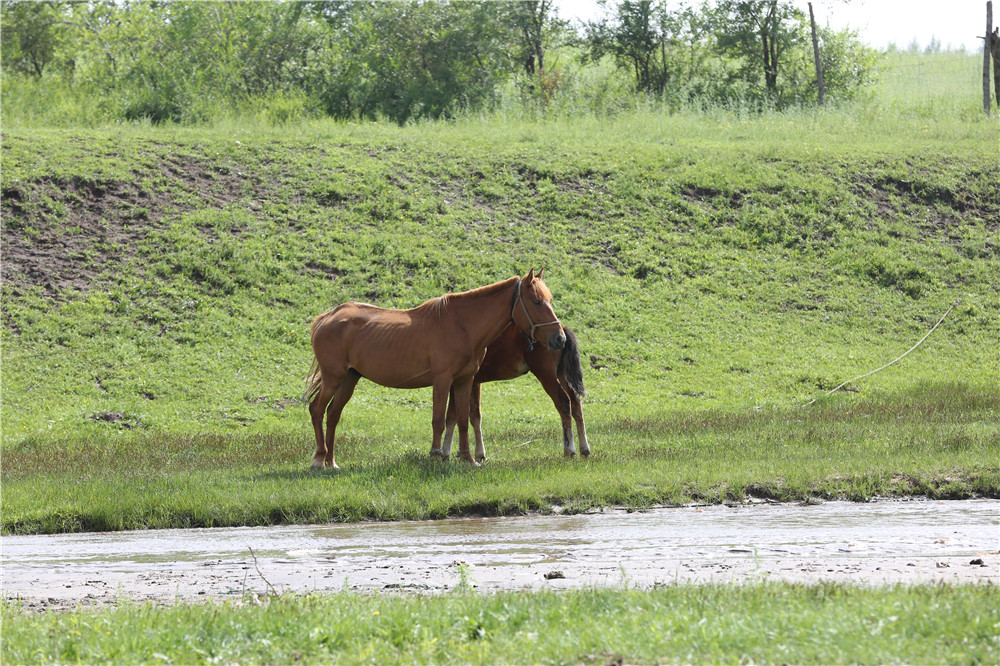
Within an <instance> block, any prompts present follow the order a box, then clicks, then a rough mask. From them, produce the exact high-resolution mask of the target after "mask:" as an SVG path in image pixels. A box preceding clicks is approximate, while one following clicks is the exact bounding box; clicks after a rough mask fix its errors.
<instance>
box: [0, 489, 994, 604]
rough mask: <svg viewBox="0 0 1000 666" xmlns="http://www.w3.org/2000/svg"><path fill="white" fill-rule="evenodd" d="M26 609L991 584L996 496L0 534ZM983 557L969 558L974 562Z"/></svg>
mask: <svg viewBox="0 0 1000 666" xmlns="http://www.w3.org/2000/svg"><path fill="white" fill-rule="evenodd" d="M2 551H3V552H2V565H3V566H2V572H3V582H2V587H3V592H4V594H5V596H7V597H8V598H11V597H19V598H21V599H23V600H25V601H26V602H27V603H28V604H29V605H49V606H55V607H66V606H73V605H76V604H78V603H84V604H91V603H95V604H101V603H110V602H113V601H114V600H115V599H116V598H120V597H121V596H128V597H131V598H134V599H139V600H147V599H151V600H158V601H171V600H174V599H177V598H184V599H207V598H215V599H219V598H232V597H240V596H242V595H243V594H245V593H266V592H269V591H271V590H272V589H273V590H277V591H280V592H312V591H317V592H325V591H338V590H344V589H352V590H364V591H371V590H404V591H406V590H412V591H445V590H449V589H453V588H455V587H456V586H458V585H461V584H467V585H471V586H475V587H476V588H477V589H480V590H500V589H537V588H561V587H580V586H607V585H622V584H628V585H630V586H651V585H656V584H672V583H703V582H748V581H756V580H765V579H767V580H787V581H803V582H815V581H821V580H822V581H826V580H829V581H840V582H849V583H854V584H862V585H880V584H889V583H896V582H936V581H945V582H956V583H957V582H976V583H987V582H992V583H1000V502H996V501H992V500H974V501H962V502H933V501H918V500H911V501H901V502H878V503H872V504H854V503H848V502H829V503H825V504H820V505H815V506H799V505H769V504H761V505H750V506H739V507H726V506H712V507H683V508H662V509H655V510H652V511H648V512H637V513H626V512H623V511H605V512H600V513H589V514H583V515H551V516H530V517H518V518H499V519H498V518H491V519H487V518H470V519H456V520H440V521H427V522H406V523H363V524H351V525H318V526H316V525H314V526H279V527H267V528H233V529H196V530H154V531H141V532H115V533H98V534H71V535H52V536H5V537H3V539H2ZM974 560H975V561H978V560H982V562H983V564H982V565H980V564H978V563H976V564H972V563H971V562H973V561H974Z"/></svg>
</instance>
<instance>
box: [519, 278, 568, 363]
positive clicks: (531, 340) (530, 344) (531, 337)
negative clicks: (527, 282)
mask: <svg viewBox="0 0 1000 666" xmlns="http://www.w3.org/2000/svg"><path fill="white" fill-rule="evenodd" d="M523 283H524V280H523V279H518V281H517V286H516V287H515V288H514V299H513V302H511V306H510V320H511V321H514V308H515V307H516V305H517V304H518V303H520V304H521V311H522V312H524V316H525V317H527V319H528V323H529V324H531V333H525V334H524V335H525V337H526V338H528V351H531V350H532V349H533V348H534V346H535V343H536V342H538V341H537V340H536V339H535V331H536V330H537V329H539V328H542V327H543V326H552V325H553V324H560V325H561V323H560V321H559V320H558V319H556V320H555V321H548V322H545V323H544V324H536V323H535V322H534V321H532V320H531V315H530V314H528V307H527V306H526V305H525V304H524V299H523V298H521V285H522V284H523ZM516 323H517V322H515V325H516Z"/></svg>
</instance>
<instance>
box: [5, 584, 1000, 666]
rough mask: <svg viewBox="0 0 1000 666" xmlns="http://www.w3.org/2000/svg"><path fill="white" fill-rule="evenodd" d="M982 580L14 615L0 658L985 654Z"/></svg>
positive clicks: (946, 657)
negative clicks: (875, 586)
mask: <svg viewBox="0 0 1000 666" xmlns="http://www.w3.org/2000/svg"><path fill="white" fill-rule="evenodd" d="M996 594H997V590H996V588H995V587H993V586H949V587H946V586H906V587H902V586H901V587H892V588H880V589H865V588H862V587H850V586H840V585H818V586H801V585H783V584H759V585H747V586H740V587H730V586H714V585H709V586H699V587H687V586H685V587H663V588H659V589H653V590H647V591H638V590H630V589H625V588H622V589H608V590H580V591H565V592H558V593H553V592H540V593H530V594H513V593H501V594H495V595H477V594H469V593H466V592H463V591H461V590H460V591H459V592H456V593H453V594H448V595H441V596H418V597H403V596H391V595H375V596H366V595H359V594H352V593H342V594H334V595H328V596H306V597H299V596H285V597H279V598H273V599H265V600H264V602H263V603H262V604H261V603H260V602H257V603H256V604H250V603H245V604H240V603H235V604H225V605H222V606H216V605H212V604H204V605H194V606H187V605H185V606H174V607H160V608H157V607H152V606H148V605H135V604H131V603H128V602H123V605H122V607H121V608H109V609H103V610H77V611H72V612H68V613H44V614H29V613H26V612H23V611H21V610H19V608H18V606H17V604H16V603H11V602H7V603H5V604H4V605H3V607H2V610H0V613H2V619H3V628H4V640H3V643H2V648H0V650H2V652H0V655H2V657H3V661H4V662H5V663H73V662H82V663H93V662H105V661H112V662H116V663H133V662H135V663H148V662H153V661H167V662H173V663H196V662H197V663H205V662H214V661H219V662H225V663H237V662H239V663H291V662H296V663H299V662H301V663H329V662H331V661H341V660H343V661H346V662H350V663H361V662H372V663H379V664H394V663H414V662H416V663H428V664H430V663H460V664H466V663H488V664H493V663H497V664H508V663H584V664H590V663H594V664H607V663H619V662H623V663H751V662H752V663H824V664H825V663H969V664H989V663H995V662H996V660H997V655H998V647H1000V646H998V644H997V640H996V625H997V623H998V622H1000V616H998V608H997V604H996V603H995V597H996Z"/></svg>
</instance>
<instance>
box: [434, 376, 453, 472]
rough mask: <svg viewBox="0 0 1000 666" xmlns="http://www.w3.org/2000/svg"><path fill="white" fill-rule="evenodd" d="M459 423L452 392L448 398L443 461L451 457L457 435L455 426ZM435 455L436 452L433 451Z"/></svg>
mask: <svg viewBox="0 0 1000 666" xmlns="http://www.w3.org/2000/svg"><path fill="white" fill-rule="evenodd" d="M456 423H458V412H457V411H456V410H455V391H454V389H453V390H452V391H451V393H450V395H449V398H448V411H447V416H446V417H445V429H444V440H443V441H442V442H441V453H440V455H441V459H442V460H447V459H448V458H449V457H451V440H452V437H453V436H454V434H455V424H456ZM431 454H432V455H433V454H434V452H433V451H431Z"/></svg>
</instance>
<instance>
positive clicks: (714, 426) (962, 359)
mask: <svg viewBox="0 0 1000 666" xmlns="http://www.w3.org/2000/svg"><path fill="white" fill-rule="evenodd" d="M977 62H978V63H981V60H977V58H975V57H971V56H966V55H962V54H933V55H918V56H914V55H912V54H893V55H890V56H889V57H887V58H886V59H885V60H884V61H883V66H884V67H886V68H887V69H886V72H887V75H886V76H885V78H884V80H883V82H882V83H881V84H880V85H879V87H878V88H877V89H876V90H873V91H872V94H871V95H870V96H869V97H868V98H867V99H865V100H863V101H859V102H856V103H853V104H852V105H850V106H832V107H831V108H826V109H810V108H806V109H799V110H792V111H787V112H782V113H777V112H774V113H762V114H754V113H747V112H743V111H741V110H739V109H724V108H709V109H699V110H689V111H683V112H680V113H673V114H668V113H664V112H663V111H662V110H660V109H657V108H656V106H655V105H653V104H651V105H642V104H638V105H635V106H634V108H631V109H629V110H628V111H623V112H621V113H617V114H599V115H594V114H589V113H586V112H583V111H576V112H574V111H573V110H572V109H570V110H563V111H562V112H560V113H559V114H552V115H550V114H546V113H538V112H532V113H526V112H525V113H520V112H518V111H517V110H516V109H510V108H508V109H502V110H501V111H500V112H497V113H493V114H481V115H480V114H468V115H467V116H464V117H461V118H459V119H457V120H453V121H449V122H436V123H415V124H411V125H407V126H402V127H400V126H397V125H394V124H386V123H334V122H326V121H306V122H301V123H292V124H284V125H273V124H269V123H261V122H258V121H256V120H253V119H246V118H236V119H234V118H219V119H218V120H217V121H216V122H214V123H212V124H210V125H203V126H195V127H176V126H151V125H148V124H142V123H138V124H130V125H112V126H98V127H92V128H87V129H65V128H63V129H59V128H53V127H51V126H49V125H47V124H46V123H45V122H42V121H40V120H38V119H41V118H45V117H48V116H46V115H45V114H44V113H41V111H42V106H44V105H34V106H32V105H31V104H29V103H28V102H27V101H25V100H27V99H28V97H27V96H26V95H23V94H15V95H12V94H11V90H9V89H8V88H5V89H4V114H5V118H4V128H3V134H2V151H0V187H2V222H3V235H2V238H3V248H2V249H3V264H2V270H3V282H2V325H0V353H2V370H0V371H2V390H0V402H2V404H0V436H2V440H0V482H2V493H0V523H2V531H3V533H4V534H12V533H18V534H32V533H53V532H67V531H84V530H114V529H143V528H154V527H182V526H183V527H188V526H223V525H263V524H274V523H312V522H327V521H357V520H370V519H379V520H397V519H414V518H439V517H446V516H455V515H509V514H521V513H527V512H533V511H537V512H547V511H551V510H552V509H553V507H554V506H556V505H558V506H560V507H562V510H565V511H569V512H572V511H583V510H587V509H590V508H594V507H600V506H608V505H617V506H627V507H631V508H637V509H641V508H644V507H649V506H653V505H659V504H679V503H687V502H708V503H716V502H741V501H744V500H746V499H748V498H750V497H757V498H761V497H763V498H770V499H776V500H784V501H813V500H816V499H824V498H826V499H832V498H847V499H851V500H857V501H865V500H870V499H872V498H877V497H887V496H904V495H923V496H930V497H935V498H941V499H951V498H968V497H1000V462H998V461H1000V381H998V379H1000V354H998V353H997V341H998V340H1000V277H998V276H1000V188H998V187H997V183H998V182H1000V162H998V160H997V153H996V151H997V146H998V144H997V136H998V124H997V120H996V117H995V116H994V117H993V118H992V119H987V118H985V117H983V115H982V112H981V110H980V109H979V108H978V104H979V98H978V97H977V94H978V93H977V92H976V86H977V85H978V77H979V74H978V73H977V70H976V66H977V64H976V63H977ZM979 71H981V70H979ZM14 92H18V91H14ZM21 92H24V91H23V90H22V91H21ZM50 101H51V102H52V105H55V104H58V103H59V100H58V99H52V100H50ZM53 108H56V107H55V106H53ZM531 267H534V268H536V269H537V268H544V269H545V279H546V281H547V283H548V284H549V286H550V287H551V288H552V290H553V292H554V294H555V300H554V305H555V309H556V312H557V313H558V315H559V316H560V318H561V319H562V320H563V322H564V323H565V324H566V325H567V326H569V327H570V328H572V329H573V330H574V331H575V332H576V334H577V336H578V338H579V341H580V346H581V350H582V353H583V365H584V379H585V382H586V385H587V395H586V398H585V401H584V413H585V415H586V417H587V427H588V431H589V435H590V441H591V445H592V447H593V455H592V456H591V457H590V458H589V459H585V460H584V459H574V460H564V459H563V458H562V457H561V442H560V427H559V420H558V417H557V414H556V412H555V410H554V408H553V407H552V405H551V403H550V401H549V400H548V398H547V396H546V395H545V394H544V392H543V391H542V389H541V387H540V386H539V385H538V383H537V382H536V381H535V380H534V379H533V378H532V377H530V376H527V377H522V378H520V379H518V380H515V381H511V382H507V383H502V384H489V385H486V386H485V387H484V391H483V410H484V430H485V434H486V446H487V454H488V456H489V458H488V460H487V461H486V463H485V464H484V465H483V466H482V467H480V468H473V467H470V466H467V465H465V464H462V463H458V462H454V461H452V462H445V463H442V462H440V461H437V460H432V459H429V458H428V456H427V451H428V449H429V448H430V435H431V432H430V430H431V429H430V410H431V404H430V403H431V400H430V391H429V390H414V391H399V390H389V389H384V388H381V387H378V386H375V385H372V384H371V383H368V382H362V383H361V384H360V385H359V387H358V390H357V392H356V393H355V396H354V398H353V400H352V401H351V403H350V404H349V405H348V407H347V409H346V410H345V413H344V420H343V421H342V424H341V426H340V428H339V431H338V434H339V436H340V439H339V444H338V449H337V459H338V463H339V464H340V465H341V470H340V471H339V472H333V471H322V472H315V471H310V470H309V461H310V457H311V455H312V452H313V449H314V442H313V435H312V428H311V426H310V424H309V422H308V415H307V413H306V407H305V405H304V404H303V403H302V401H301V395H302V393H303V391H304V389H305V388H306V384H305V378H306V375H307V373H308V370H309V365H310V362H311V351H310V348H309V341H308V331H309V324H310V322H311V320H312V318H313V317H314V316H315V315H317V314H320V313H322V312H324V311H326V310H328V309H330V308H331V307H333V306H335V305H336V304H338V303H341V302H344V301H347V300H362V301H368V302H372V303H376V304H379V305H383V306H387V307H411V306H415V305H418V304H419V303H421V302H423V301H424V300H426V299H428V298H432V297H435V296H438V295H440V294H442V293H446V292H449V291H463V290H466V289H471V288H473V287H476V286H480V285H484V284H489V283H492V282H495V281H498V280H501V279H505V278H507V277H510V276H511V275H514V274H523V273H525V272H527V270H528V269H529V268H531ZM946 314H947V316H944V315H946ZM942 316H944V319H943V320H942V319H941V318H942ZM939 321H940V325H939V326H938V327H937V329H936V330H934V332H933V333H931V334H930V335H928V336H927V338H926V340H925V341H924V342H923V343H922V344H920V345H919V346H917V347H916V348H915V349H913V350H912V351H911V352H910V353H909V354H908V355H906V356H905V357H904V358H902V359H901V360H900V361H899V362H898V363H895V364H892V365H890V366H889V367H886V368H885V369H883V370H881V371H879V372H876V373H874V374H871V375H869V376H867V377H863V378H860V379H856V380H855V381H849V380H854V379H855V378H857V377H859V376H861V375H864V374H866V373H869V372H871V371H873V370H875V369H877V368H880V367H882V366H884V365H885V364H887V363H889V362H890V361H893V360H894V359H897V358H898V357H900V356H901V355H903V354H904V353H905V352H907V351H908V350H910V349H911V348H912V347H913V346H914V345H915V344H916V343H917V342H918V341H919V340H921V339H922V338H923V336H925V335H926V334H927V333H928V331H930V330H931V328H932V327H933V326H935V324H937V323H938V322H939ZM845 381H846V382H848V383H847V384H846V386H844V388H843V389H841V390H839V391H837V392H835V393H833V394H832V395H829V396H825V395H824V394H826V393H827V392H829V391H831V390H832V389H834V388H835V387H837V386H838V385H840V384H841V383H843V382H845ZM815 398H819V399H818V400H817V401H816V402H814V403H812V404H809V405H808V406H806V403H809V402H810V401H812V400H813V399H815ZM466 592H468V590H464V589H462V590H460V591H459V592H458V593H456V594H448V595H440V596H433V597H432V596H418V597H403V596H390V595H372V596H365V595H356V594H352V593H349V592H344V593H342V594H337V595H331V596H328V597H315V596H306V597H299V596H294V595H292V596H284V597H279V598H273V599H266V600H265V601H264V603H263V604H257V603H249V601H251V600H249V599H248V600H244V601H247V602H248V603H236V604H225V605H221V606H212V605H193V606H192V605H185V604H177V605H175V606H172V607H168V608H156V607H152V606H145V605H137V604H134V603H131V602H129V601H128V600H125V599H123V600H121V602H120V603H119V604H118V606H119V607H117V608H105V609H97V610H94V609H82V608H81V609H78V610H75V611H71V612H66V613H43V614H38V615H36V614H32V613H29V612H27V611H26V610H23V609H22V608H21V607H20V605H19V604H18V603H17V602H12V601H7V602H5V603H4V604H3V606H2V608H0V617H2V623H3V636H4V640H3V642H2V646H0V650H2V658H3V661H4V662H5V663H46V662H58V663H74V662H76V663H93V662H95V661H107V660H111V661H115V662H119V663H151V662H161V661H163V662H177V663H196V662H197V663H201V662H215V661H221V662H226V663H235V662H240V663H274V662H280V663H284V662H292V661H302V662H305V663H316V662H322V663H328V662H330V661H346V662H350V663H357V662H376V663H387V662H394V661H395V662H399V661H407V662H419V663H446V662H447V663H450V662H458V663H474V662H475V663H480V662H481V663H511V662H530V663H621V662H622V661H624V662H628V663H654V662H656V663H662V662H668V663H674V662H677V663H691V662H712V663H719V662H725V663H730V662H733V663H736V662H740V663H744V662H754V663H765V662H767V663H862V662H863V663H875V662H878V663H995V662H996V661H997V649H998V645H997V641H996V634H997V631H996V630H997V626H998V624H997V623H998V618H997V612H996V610H997V609H996V603H995V598H996V590H995V589H994V588H993V587H992V586H981V587H980V586H954V587H947V586H940V587H937V586H917V587H898V588H886V589H875V590H873V589H865V588H860V587H841V586H829V585H818V586H796V585H783V584H770V583H769V584H764V585H749V586H742V587H735V588H734V587H723V586H699V587H692V588H675V587H667V588H662V589H654V590H645V591H640V590H630V589H626V588H622V589H611V590H584V591H577V592H565V593H559V594H549V593H539V594H515V593H503V594H497V595H490V596H483V595H476V594H466Z"/></svg>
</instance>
